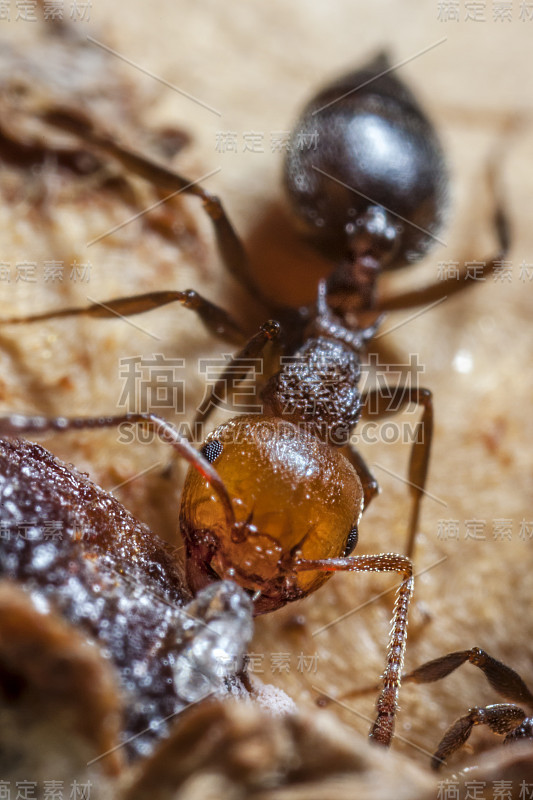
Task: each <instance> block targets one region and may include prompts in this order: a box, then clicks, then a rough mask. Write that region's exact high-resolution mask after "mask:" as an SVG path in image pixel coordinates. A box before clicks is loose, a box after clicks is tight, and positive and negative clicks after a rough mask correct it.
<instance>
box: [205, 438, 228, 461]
mask: <svg viewBox="0 0 533 800" xmlns="http://www.w3.org/2000/svg"><path fill="white" fill-rule="evenodd" d="M223 449H224V448H223V447H222V442H219V441H218V439H213V440H212V441H210V442H207V444H204V446H203V447H202V449H201V453H202V455H203V457H204V458H205V459H206V460H207V461H209V463H210V464H212V463H213V462H214V461H216V460H217V458H218V457H219V455H220V454H221V452H222V450H223Z"/></svg>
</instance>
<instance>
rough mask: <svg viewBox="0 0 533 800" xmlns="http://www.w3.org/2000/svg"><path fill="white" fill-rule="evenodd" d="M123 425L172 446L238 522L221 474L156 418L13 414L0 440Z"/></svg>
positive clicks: (3, 422)
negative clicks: (150, 432) (145, 429)
mask: <svg viewBox="0 0 533 800" xmlns="http://www.w3.org/2000/svg"><path fill="white" fill-rule="evenodd" d="M123 423H130V424H134V425H144V426H148V427H150V428H153V429H154V430H155V432H156V433H157V435H158V436H159V437H160V438H161V439H162V441H164V442H166V443H167V444H170V446H171V447H173V448H174V450H175V451H176V452H177V453H178V454H179V455H180V456H181V457H182V458H184V459H185V460H186V461H187V462H188V463H189V464H190V465H191V466H193V467H194V468H195V469H196V470H197V471H198V472H199V473H200V475H202V477H203V478H204V479H205V480H206V481H207V483H208V484H209V485H210V486H212V488H213V489H214V490H215V492H216V493H217V494H218V496H219V499H220V501H221V503H222V506H223V508H224V511H225V515H226V521H227V522H228V523H229V524H230V525H232V524H233V522H234V519H235V518H234V514H233V507H232V505H231V500H230V498H229V495H228V493H227V491H226V487H225V486H224V482H223V481H222V479H221V478H220V475H219V474H218V472H217V471H216V470H215V468H214V467H212V466H211V464H210V463H209V461H207V459H206V458H204V456H203V455H202V454H201V453H199V452H198V451H196V450H195V449H194V447H193V446H192V445H191V444H190V442H188V441H187V440H186V439H185V438H184V437H183V436H180V435H179V434H178V432H177V431H176V429H175V428H174V426H173V425H171V424H170V423H169V422H167V421H166V420H165V419H163V418H162V417H158V416H157V415H156V414H143V413H133V414H122V415H118V416H110V417H40V416H25V415H22V414H12V415H11V416H8V417H0V437H2V436H20V435H21V434H28V433H29V434H41V433H48V432H52V431H59V432H64V431H73V430H85V429H92V430H94V429H101V428H114V427H118V426H119V425H122V424H123Z"/></svg>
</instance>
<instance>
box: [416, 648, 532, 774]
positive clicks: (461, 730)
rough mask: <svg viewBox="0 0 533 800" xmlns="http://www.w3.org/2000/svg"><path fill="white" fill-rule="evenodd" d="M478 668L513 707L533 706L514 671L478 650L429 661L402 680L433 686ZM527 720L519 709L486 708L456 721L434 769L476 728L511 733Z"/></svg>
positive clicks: (442, 743)
mask: <svg viewBox="0 0 533 800" xmlns="http://www.w3.org/2000/svg"><path fill="white" fill-rule="evenodd" d="M467 661H468V662H469V663H470V664H473V665H474V666H476V667H478V668H479V669H480V670H481V671H482V672H483V674H484V675H485V677H486V678H487V681H488V682H489V683H490V685H491V686H492V688H493V689H495V690H496V691H497V692H498V694H500V695H502V697H505V698H506V699H507V700H512V701H513V702H514V703H527V704H528V705H533V695H532V694H531V692H530V691H529V689H528V687H527V686H526V684H525V683H524V681H523V680H522V678H521V677H520V675H518V673H517V672H515V671H514V670H513V669H511V667H508V666H507V665H506V664H503V663H502V662H501V661H497V659H495V658H493V657H492V656H490V655H489V654H488V653H486V652H485V651H484V650H482V649H481V648H479V647H472V648H471V649H470V650H460V651H458V652H456V653H448V655H445V656H441V657H440V658H436V659H434V660H433V661H428V662H427V663H426V664H422V666H420V667H417V669H414V670H413V671H412V672H409V673H407V675H404V676H403V681H404V683H408V682H412V683H433V682H434V681H438V680H441V679H442V678H445V677H446V676H447V675H450V674H451V673H452V672H454V671H455V670H456V669H457V668H458V667H460V666H461V665H462V664H464V663H465V662H467ZM525 719H526V714H525V713H524V711H522V709H521V708H519V707H518V706H516V705H510V704H503V703H502V704H497V705H491V706H487V707H486V708H477V707H474V708H471V709H470V710H469V711H468V714H466V715H465V716H464V717H460V718H459V719H457V720H456V721H455V722H454V723H453V725H452V726H451V727H450V728H448V730H447V731H446V733H445V734H444V736H443V738H442V739H441V741H440V743H439V746H438V747H437V750H436V751H435V754H434V755H433V759H432V762H431V766H432V768H433V769H439V767H441V766H442V764H443V763H444V762H445V760H446V758H447V757H448V756H450V755H451V754H452V753H455V751H456V750H458V749H459V748H460V747H461V746H462V745H463V744H464V743H465V742H466V741H467V739H468V737H469V736H470V733H471V732H472V728H473V727H474V725H488V727H489V728H490V729H491V730H492V731H494V733H500V734H509V733H512V732H513V731H514V730H515V729H516V728H518V726H519V725H520V724H521V723H522V722H523V721H524V720H525Z"/></svg>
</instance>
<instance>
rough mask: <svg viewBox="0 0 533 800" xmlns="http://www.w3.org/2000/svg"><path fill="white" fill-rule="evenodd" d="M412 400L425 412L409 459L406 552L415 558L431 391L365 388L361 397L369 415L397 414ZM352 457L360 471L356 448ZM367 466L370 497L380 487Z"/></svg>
mask: <svg viewBox="0 0 533 800" xmlns="http://www.w3.org/2000/svg"><path fill="white" fill-rule="evenodd" d="M410 403H416V404H417V405H420V406H422V408H423V412H422V418H421V420H420V422H419V423H418V425H417V427H416V433H415V440H414V442H413V445H412V448H411V456H410V459H409V473H408V476H409V477H408V482H409V490H410V494H411V498H412V508H411V514H410V517H409V528H408V534H407V546H406V555H407V557H408V558H412V556H413V551H414V544H415V538H416V532H417V528H418V519H419V516H420V503H421V500H422V497H423V495H424V493H425V485H426V479H427V474H428V469H429V457H430V453H431V441H432V438H433V400H432V394H431V392H430V390H429V389H422V388H420V389H413V388H410V387H408V386H395V387H392V388H390V389H389V390H387V391H386V392H384V391H383V389H373V390H372V391H370V392H366V393H365V394H364V395H363V398H362V408H363V417H365V418H366V419H368V418H373V419H383V418H384V417H387V416H389V415H392V414H397V413H398V412H400V411H402V410H403V409H404V408H405V407H406V406H408V405H409V404H410ZM349 457H350V460H351V461H352V464H353V465H354V467H355V469H356V470H357V471H358V472H359V470H358V467H357V464H356V463H354V460H353V450H352V453H351V454H350V456H349ZM358 460H359V462H361V461H362V459H361V457H360V456H358ZM365 470H366V478H363V479H364V480H365V479H366V481H367V484H368V488H367V491H369V492H371V496H370V499H372V497H373V496H374V495H375V494H376V493H377V489H376V490H374V489H373V485H372V483H371V480H370V479H372V480H374V479H373V476H372V474H371V473H370V471H369V470H368V467H365ZM376 486H377V484H376ZM363 488H364V484H363ZM365 502H366V495H365Z"/></svg>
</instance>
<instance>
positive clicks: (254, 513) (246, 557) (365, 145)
mask: <svg viewBox="0 0 533 800" xmlns="http://www.w3.org/2000/svg"><path fill="white" fill-rule="evenodd" d="M43 119H45V120H46V121H47V122H48V123H50V124H53V125H55V126H59V127H60V128H62V129H63V130H68V131H70V132H71V133H74V134H76V135H77V136H80V137H82V138H83V139H84V140H85V141H86V142H87V143H88V144H89V145H91V146H94V147H96V148H99V149H101V150H103V151H105V152H106V153H107V154H109V155H111V156H113V157H115V158H116V159H118V160H119V161H120V162H121V163H122V164H123V165H124V166H125V167H126V168H127V169H128V170H131V171H133V172H134V173H136V174H138V175H141V176H143V177H145V178H146V179H148V180H150V181H152V182H154V183H155V184H157V185H158V186H161V187H163V188H167V189H170V190H172V191H183V192H188V193H191V194H195V195H197V196H199V197H200V198H201V199H202V201H203V203H204V207H205V209H206V211H207V213H208V214H209V216H210V217H211V219H212V221H213V223H214V228H215V231H216V236H217V241H218V245H219V248H220V252H221V255H222V258H223V261H224V263H225V265H226V267H227V268H228V269H229V270H230V272H231V273H232V274H233V275H234V277H236V278H237V280H238V281H239V282H240V283H241V284H242V285H243V286H244V287H246V288H247V289H248V290H249V291H250V292H251V293H252V294H254V295H255V296H256V297H259V299H260V300H262V301H263V302H264V304H265V305H266V306H267V307H268V308H269V310H270V311H271V312H273V315H274V316H276V317H277V318H278V319H279V320H280V321H281V323H282V330H283V340H282V342H283V344H284V345H285V348H286V350H287V351H288V352H289V353H291V354H292V355H293V356H294V358H293V359H292V361H291V362H290V363H286V364H284V365H283V366H282V368H281V369H280V370H279V371H278V372H277V373H276V374H275V375H274V376H272V377H271V378H270V380H269V381H268V383H267V384H266V386H265V388H264V390H263V392H262V399H263V402H264V409H263V414H262V415H261V416H241V417H236V418H234V419H232V420H230V421H229V422H228V423H226V424H224V425H221V426H219V427H218V428H216V429H215V430H214V431H213V432H212V433H211V434H210V435H209V436H208V437H207V439H206V441H205V443H204V446H203V448H202V454H203V458H202V457H201V456H198V455H196V456H192V454H191V450H190V445H189V444H188V443H187V442H185V441H184V440H181V439H180V437H178V436H177V434H176V432H175V431H174V430H173V429H172V426H171V425H170V424H169V423H167V422H165V421H164V420H161V419H159V418H157V417H155V415H152V414H128V415H123V416H115V417H105V418H88V419H67V418H57V419H46V418H42V417H36V418H32V417H23V416H19V415H17V416H12V417H7V418H5V419H3V420H0V434H2V435H13V434H17V433H36V432H44V431H50V430H68V429H80V428H101V427H109V426H112V425H117V424H120V423H122V422H132V423H138V424H148V425H152V426H155V427H156V428H157V430H158V432H159V433H160V435H161V436H162V437H163V438H164V439H166V440H167V441H169V442H171V443H172V445H173V446H174V447H175V448H176V449H177V450H178V452H179V453H180V454H181V455H182V456H184V457H185V458H186V459H187V460H189V462H191V468H190V470H189V473H188V475H187V478H186V482H185V486H184V490H183V496H182V501H181V510H180V526H181V530H182V533H183V536H184V539H185V545H186V565H187V567H186V568H187V577H188V582H189V585H190V588H191V589H193V590H198V589H200V588H201V587H204V586H206V585H207V584H209V583H211V582H213V581H215V580H220V579H221V578H224V577H226V578H233V579H234V580H236V581H237V582H238V583H240V584H241V585H242V586H243V587H244V588H245V589H247V590H248V591H249V592H250V593H251V594H252V595H253V596H254V601H255V602H254V606H255V613H258V614H259V613H264V612H266V611H271V610H274V609H275V608H278V607H280V606H282V605H284V604H285V603H287V602H289V601H293V600H297V599H299V598H301V597H304V596H305V595H307V594H309V593H310V592H311V591H314V590H315V589H317V588H318V587H319V586H320V585H321V584H322V583H324V581H325V580H326V579H327V578H328V577H330V575H331V573H332V572H335V571H339V570H347V571H374V572H389V571H392V572H397V573H399V574H400V575H401V584H400V587H399V591H398V596H397V599H396V603H395V606H394V612H393V624H392V632H391V637H390V641H389V648H388V653H387V662H386V668H385V672H384V675H383V688H382V691H381V694H380V696H379V698H378V702H377V718H376V721H375V723H374V726H373V728H372V731H371V736H372V738H373V739H374V740H375V741H377V742H379V743H381V744H384V745H388V744H389V743H390V741H391V738H392V735H393V730H394V719H395V714H396V709H397V699H398V691H399V686H400V676H401V672H402V665H403V660H404V653H405V645H406V633H407V612H408V606H409V601H410V598H411V594H412V590H413V576H412V563H411V560H410V557H409V556H410V554H411V553H412V549H413V544H414V538H415V532H416V528H417V521H418V515H419V508H420V501H421V498H422V495H423V492H424V484H425V480H426V475H427V470H428V462H429V451H430V444H431V434H432V424H433V410H432V401H431V393H430V392H429V391H428V390H427V389H422V388H408V387H404V386H398V387H394V388H393V389H392V390H391V392H390V393H389V394H388V395H387V397H386V398H383V397H380V393H379V392H377V391H370V392H367V393H366V394H364V395H362V396H361V395H360V393H359V391H358V388H357V386H358V382H359V379H360V374H361V360H362V357H363V355H364V353H365V350H366V348H367V346H368V342H369V341H370V340H371V339H372V337H373V336H374V335H375V332H376V330H377V327H378V324H379V321H380V316H381V312H383V311H385V310H392V309H400V308H409V307H411V306H415V305H419V304H425V303H429V302H432V301H434V300H436V299H439V298H441V297H444V296H446V295H449V294H451V293H453V292H457V291H459V290H461V289H463V288H465V287H466V286H468V285H470V280H471V276H469V274H468V273H467V272H466V271H465V272H464V273H463V274H462V275H460V277H459V279H455V278H454V279H453V280H450V281H441V282H438V283H435V284H431V285H429V286H426V287H424V288H422V289H418V290H414V291H412V292H408V293H405V294H401V295H397V296H395V297H390V298H385V299H381V300H380V299H378V296H377V280H378V278H379V275H380V274H381V272H382V270H385V269H393V268H397V267H399V266H402V265H403V264H405V263H409V262H412V261H414V260H416V259H417V258H419V257H421V255H422V254H423V253H424V252H425V250H426V249H427V247H428V246H429V244H430V242H431V236H432V235H433V234H434V232H435V231H436V230H437V228H438V226H439V224H440V218H441V212H442V207H443V203H444V191H445V183H446V180H445V168H444V165H443V159H442V154H441V150H440V146H439V144H438V141H437V138H436V136H435V133H434V131H433V128H432V126H431V124H430V123H429V121H428V120H427V119H426V117H425V116H424V114H423V112H422V111H421V109H420V108H419V106H418V104H417V102H416V100H415V99H414V97H413V96H412V94H411V93H410V92H409V90H408V89H407V88H406V87H404V86H403V84H401V83H400V82H399V81H398V80H397V79H396V78H395V77H394V76H392V75H391V74H390V69H389V68H388V66H387V62H386V60H385V59H384V57H379V58H378V59H376V60H375V61H373V62H372V63H370V64H369V65H367V66H366V67H365V68H363V69H362V70H359V71H357V72H354V73H351V74H350V75H348V76H347V77H345V78H342V79H341V80H339V81H337V82H336V83H334V84H332V85H331V86H329V87H327V88H326V89H325V90H323V91H322V92H320V93H319V94H318V95H317V96H316V97H315V98H314V100H313V101H312V102H311V104H310V105H309V106H308V107H307V108H306V110H305V111H304V113H303V116H302V118H301V120H300V121H299V123H298V124H297V127H296V131H305V130H309V129H310V128H313V129H317V130H318V132H319V141H320V147H319V148H318V150H317V151H313V152H303V151H302V152H292V153H289V156H288V159H287V164H286V185H287V188H288V190H289V195H290V197H291V200H292V202H293V205H294V208H295V210H296V212H297V213H298V214H299V216H300V217H301V218H302V219H303V220H304V221H305V222H306V223H308V225H310V227H311V229H312V233H313V235H314V238H315V240H316V242H317V244H318V246H319V247H321V248H322V249H327V250H328V251H329V252H330V253H331V254H332V255H333V257H334V258H335V259H336V260H337V266H336V267H335V268H334V269H333V271H332V273H331V275H330V276H329V278H328V280H327V282H326V281H321V283H320V285H319V292H318V301H317V303H316V305H315V306H312V307H310V308H305V309H299V310H291V309H287V308H284V307H280V306H278V305H273V304H272V303H269V302H268V301H267V300H266V299H265V298H264V297H263V295H262V294H261V292H260V291H259V290H258V287H257V286H256V284H255V281H254V280H253V278H252V276H251V273H250V270H249V269H248V263H247V259H246V255H245V252H244V248H243V246H242V244H241V242H240V240H239V238H238V236H237V235H236V233H235V231H234V229H233V227H232V225H231V223H230V221H229V219H228V217H227V216H226V214H225V212H224V210H223V207H222V205H221V203H220V201H219V200H218V198H215V197H213V196H212V195H210V194H209V193H208V192H206V191H205V190H204V189H203V188H201V187H200V186H198V185H195V184H191V183H190V181H188V180H186V179H185V178H183V177H181V176H179V175H177V174H176V173H174V172H172V171H170V170H168V169H167V168H165V167H162V166H160V165H157V164H154V163H153V162H151V161H149V160H147V159H145V158H143V157H141V156H139V155H137V154H136V153H134V152H131V151H129V150H127V149H125V148H123V147H121V146H120V145H118V144H117V143H116V142H115V141H114V140H112V139H111V138H110V137H109V136H107V135H106V134H105V133H103V132H102V131H101V130H99V129H97V127H96V126H95V125H94V124H93V123H92V122H91V121H90V120H87V119H86V118H84V117H83V118H82V117H81V116H79V115H74V114H72V113H71V112H68V111H65V110H62V109H55V110H49V111H48V112H46V113H44V114H43ZM390 207H392V210H391V208H390ZM398 218H400V219H401V221H402V225H401V226H400V225H397V224H396V222H395V221H396V220H397V219H398ZM496 229H497V233H498V237H499V241H500V246H501V251H502V253H503V252H505V250H506V248H507V240H508V236H507V228H506V223H505V219H504V217H503V214H502V213H501V211H500V210H499V209H498V210H497V212H496ZM502 253H500V254H499V256H498V258H501V257H502ZM496 261H497V258H496V259H491V260H490V261H489V262H488V263H487V265H486V267H485V272H486V273H487V272H490V271H491V269H493V268H494V264H495V263H496ZM175 301H177V302H180V303H181V304H182V305H185V306H187V307H188V308H192V309H194V310H195V311H196V312H197V313H198V315H199V317H200V318H201V320H202V321H203V322H204V323H205V324H206V325H207V327H208V328H209V329H210V330H211V331H213V332H214V333H216V334H217V335H220V336H222V337H225V338H228V339H231V340H235V339H237V340H241V341H242V338H243V337H242V332H241V330H240V327H239V325H238V324H237V323H236V322H235V321H234V320H233V319H232V318H231V317H230V316H229V315H228V314H227V313H226V312H225V311H223V310H222V309H220V308H218V307H217V306H215V305H213V304H212V303H211V302H209V301H208V300H206V299H204V298H203V297H201V296H200V295H198V294H197V293H196V292H194V291H192V290H189V291H167V292H152V293H148V294H144V295H140V296H136V297H128V298H119V299H116V300H111V301H107V302H106V303H103V304H100V303H99V304H97V305H96V304H95V305H91V306H89V307H87V308H82V309H63V310H60V311H56V312H50V313H44V314H40V315H34V316H31V317H25V318H17V319H10V320H4V324H6V323H22V322H24V323H27V322H35V321H44V320H48V319H55V318H57V317H63V316H73V315H79V316H93V317H115V316H116V315H117V314H118V315H123V316H128V315H132V314H138V313H142V312H144V311H147V310H149V309H152V308H156V307H160V306H162V305H164V304H166V303H169V302H175ZM279 336H280V325H279V323H277V322H273V321H271V322H269V323H266V324H265V325H263V326H262V328H261V329H260V331H259V333H257V334H256V335H255V336H254V337H252V339H250V340H249V341H248V342H247V343H246V344H245V346H244V348H243V349H242V350H241V351H240V352H239V354H238V355H237V356H236V357H235V359H234V362H233V364H232V365H230V367H231V366H235V364H242V363H244V361H246V360H249V359H250V357H257V356H259V355H260V354H261V353H262V351H263V349H264V347H265V346H266V344H267V343H268V342H269V341H273V340H278V341H279ZM243 359H244V361H243ZM228 369H229V368H228ZM241 374H242V376H244V375H245V374H246V367H245V366H244V367H242V373H241ZM234 377H235V376H234ZM223 379H224V376H223ZM214 397H215V398H216V395H214ZM409 403H417V404H420V405H421V406H422V407H423V415H422V418H421V421H420V423H419V426H418V429H417V436H416V441H415V443H414V444H413V448H412V451H411V459H410V466H409V483H410V486H411V494H412V511H411V517H410V524H409V537H408V545H407V554H408V555H397V554H390V553H386V554H379V555H365V556H352V555H350V554H351V552H352V551H353V549H354V547H355V545H356V543H357V529H358V524H359V520H360V517H361V514H362V512H363V509H365V508H367V507H368V504H369V503H370V501H371V500H372V498H373V497H374V496H375V495H376V493H377V491H378V487H377V482H376V480H375V478H374V477H373V475H372V474H371V472H370V471H369V469H368V467H367V466H366V464H365V463H364V461H363V459H362V458H361V456H360V455H359V454H358V453H357V451H356V450H355V449H354V448H353V447H352V446H351V444H350V442H349V437H350V433H351V431H352V430H353V428H354V426H355V424H356V422H357V421H358V419H359V417H360V416H361V414H362V413H363V412H364V411H365V409H366V408H367V407H371V406H377V408H378V413H379V414H380V415H384V414H387V413H396V412H397V411H400V410H401V409H402V408H404V407H405V406H406V405H407V404H409ZM213 405H214V403H212V402H210V403H208V404H207V406H206V407H203V408H200V410H199V412H198V415H197V421H198V420H200V421H205V419H206V418H207V416H208V414H209V411H210V410H211V408H212V407H213ZM341 450H342V452H341ZM212 465H213V466H212Z"/></svg>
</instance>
